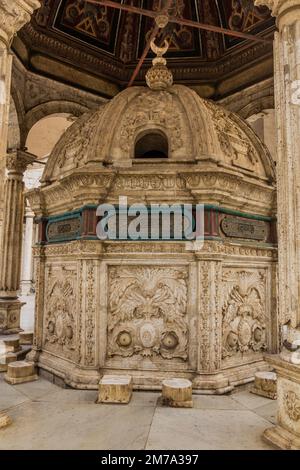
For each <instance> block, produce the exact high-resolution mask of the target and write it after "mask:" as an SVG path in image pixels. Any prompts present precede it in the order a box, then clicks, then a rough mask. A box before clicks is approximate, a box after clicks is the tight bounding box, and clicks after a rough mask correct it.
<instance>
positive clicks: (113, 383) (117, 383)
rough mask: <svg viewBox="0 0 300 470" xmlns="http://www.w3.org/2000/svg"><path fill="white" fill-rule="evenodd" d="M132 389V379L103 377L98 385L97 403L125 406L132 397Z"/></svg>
mask: <svg viewBox="0 0 300 470" xmlns="http://www.w3.org/2000/svg"><path fill="white" fill-rule="evenodd" d="M132 389H133V381H132V377H130V376H117V375H105V376H104V377H103V378H102V379H101V380H100V383H99V396H98V401H97V403H118V404H126V405H127V404H128V403H129V402H130V400H131V397H132Z"/></svg>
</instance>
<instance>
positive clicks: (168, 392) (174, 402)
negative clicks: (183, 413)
mask: <svg viewBox="0 0 300 470" xmlns="http://www.w3.org/2000/svg"><path fill="white" fill-rule="evenodd" d="M192 394H193V388H192V383H191V382H190V381H189V380H186V379H168V380H164V381H163V383H162V401H163V404H164V405H166V406H171V407H175V408H192V407H193V396H192Z"/></svg>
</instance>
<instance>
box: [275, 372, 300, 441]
mask: <svg viewBox="0 0 300 470" xmlns="http://www.w3.org/2000/svg"><path fill="white" fill-rule="evenodd" d="M278 421H279V424H280V425H281V426H283V427H284V428H285V429H287V430H289V431H291V432H293V433H295V434H296V435H298V436H300V385H299V383H297V382H294V381H293V380H288V379H286V378H283V377H281V376H280V375H279V378H278Z"/></svg>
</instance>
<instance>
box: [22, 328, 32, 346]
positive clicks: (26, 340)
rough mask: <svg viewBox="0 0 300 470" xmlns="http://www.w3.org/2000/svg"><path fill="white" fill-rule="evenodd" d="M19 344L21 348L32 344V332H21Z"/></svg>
mask: <svg viewBox="0 0 300 470" xmlns="http://www.w3.org/2000/svg"><path fill="white" fill-rule="evenodd" d="M19 337H20V344H22V345H23V346H28V345H30V344H33V332H32V331H22V332H21V333H19Z"/></svg>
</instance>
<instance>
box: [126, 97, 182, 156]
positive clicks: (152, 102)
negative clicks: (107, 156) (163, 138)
mask: <svg viewBox="0 0 300 470" xmlns="http://www.w3.org/2000/svg"><path fill="white" fill-rule="evenodd" d="M173 100H174V97H173V96H172V94H170V93H168V92H165V91H161V92H156V93H153V92H152V91H147V92H146V93H145V92H143V93H142V94H141V95H140V96H139V97H138V98H137V99H136V100H135V101H134V108H133V107H130V108H129V109H128V111H127V113H126V114H125V117H124V119H123V120H122V123H121V131H120V147H121V149H122V150H123V151H124V152H129V151H130V149H131V148H133V146H134V145H133V144H134V139H135V138H136V136H137V134H138V133H139V130H141V129H143V127H145V126H152V127H153V126H154V127H161V128H162V129H164V130H165V131H166V132H167V133H168V135H169V136H170V144H171V151H175V150H178V149H180V148H181V147H183V145H184V142H183V135H184V131H183V128H182V127H183V124H182V117H181V115H180V113H179V112H178V105H177V106H175V104H174V103H173Z"/></svg>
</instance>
